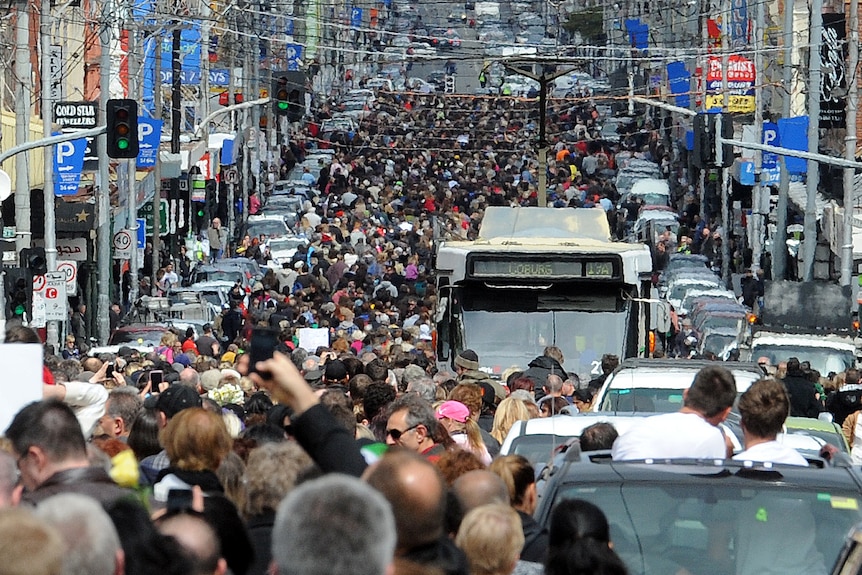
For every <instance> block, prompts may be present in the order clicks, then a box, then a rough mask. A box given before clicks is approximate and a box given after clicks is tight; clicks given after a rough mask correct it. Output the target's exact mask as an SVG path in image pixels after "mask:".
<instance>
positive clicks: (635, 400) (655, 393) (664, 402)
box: [600, 387, 682, 413]
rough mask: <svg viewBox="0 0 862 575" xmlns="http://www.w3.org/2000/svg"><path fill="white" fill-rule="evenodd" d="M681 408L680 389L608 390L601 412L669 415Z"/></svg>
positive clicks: (640, 388)
mask: <svg viewBox="0 0 862 575" xmlns="http://www.w3.org/2000/svg"><path fill="white" fill-rule="evenodd" d="M681 407H682V390H681V389H655V388H649V387H637V388H633V389H628V388H626V389H613V388H610V389H608V392H607V394H606V395H605V397H604V399H603V400H602V405H601V407H600V409H601V410H602V411H622V412H634V413H637V412H655V413H671V412H674V411H679V408H681Z"/></svg>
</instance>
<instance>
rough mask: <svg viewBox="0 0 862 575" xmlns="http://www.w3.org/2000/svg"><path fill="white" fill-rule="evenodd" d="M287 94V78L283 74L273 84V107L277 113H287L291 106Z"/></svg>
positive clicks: (283, 114)
mask: <svg viewBox="0 0 862 575" xmlns="http://www.w3.org/2000/svg"><path fill="white" fill-rule="evenodd" d="M287 95H288V90H287V78H286V77H284V76H282V77H280V78H278V79H277V80H276V81H275V82H274V83H273V86H272V107H273V110H274V111H275V113H276V114H278V115H281V116H285V115H287V113H288V111H289V108H290V102H289V101H288V99H287Z"/></svg>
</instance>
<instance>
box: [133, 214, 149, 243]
mask: <svg viewBox="0 0 862 575" xmlns="http://www.w3.org/2000/svg"><path fill="white" fill-rule="evenodd" d="M135 222H137V226H136V227H135V236H136V239H137V240H138V242H137V248H138V249H139V250H142V249H144V247H145V246H146V245H147V234H146V229H147V220H145V219H144V218H137V219H136V220H135Z"/></svg>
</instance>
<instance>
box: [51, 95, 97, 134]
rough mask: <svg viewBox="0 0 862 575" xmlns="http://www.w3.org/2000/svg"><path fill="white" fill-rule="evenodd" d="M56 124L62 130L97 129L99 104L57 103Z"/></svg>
mask: <svg viewBox="0 0 862 575" xmlns="http://www.w3.org/2000/svg"><path fill="white" fill-rule="evenodd" d="M54 122H56V123H57V125H59V126H60V127H62V128H76V129H79V130H87V129H89V128H95V127H96V126H98V125H99V103H98V102H55V103H54Z"/></svg>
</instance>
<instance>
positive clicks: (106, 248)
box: [91, 0, 114, 344]
mask: <svg viewBox="0 0 862 575" xmlns="http://www.w3.org/2000/svg"><path fill="white" fill-rule="evenodd" d="M113 11H114V5H113V4H112V2H111V0H105V3H104V6H103V7H102V21H101V27H102V29H101V30H100V34H99V36H100V38H101V47H102V53H101V56H100V59H99V117H100V118H107V115H106V109H107V107H108V99H109V98H110V89H111V88H110V85H111V39H112V26H111V20H110V19H111V17H112V16H113V14H114V12H113ZM98 148H99V189H98V193H97V194H96V205H97V206H98V224H99V227H98V232H97V242H98V249H97V250H96V259H97V262H98V267H99V274H98V277H99V282H98V286H99V289H98V294H99V295H98V299H97V300H96V334H97V338H98V340H99V343H102V344H105V343H107V341H108V336H109V335H110V334H109V331H110V323H109V322H108V317H109V315H110V307H111V301H110V298H111V239H112V238H111V236H112V234H111V182H110V179H109V167H110V166H109V162H110V160H109V159H108V137H107V135H106V134H102V135H101V136H99V142H98ZM91 317H92V316H91Z"/></svg>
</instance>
